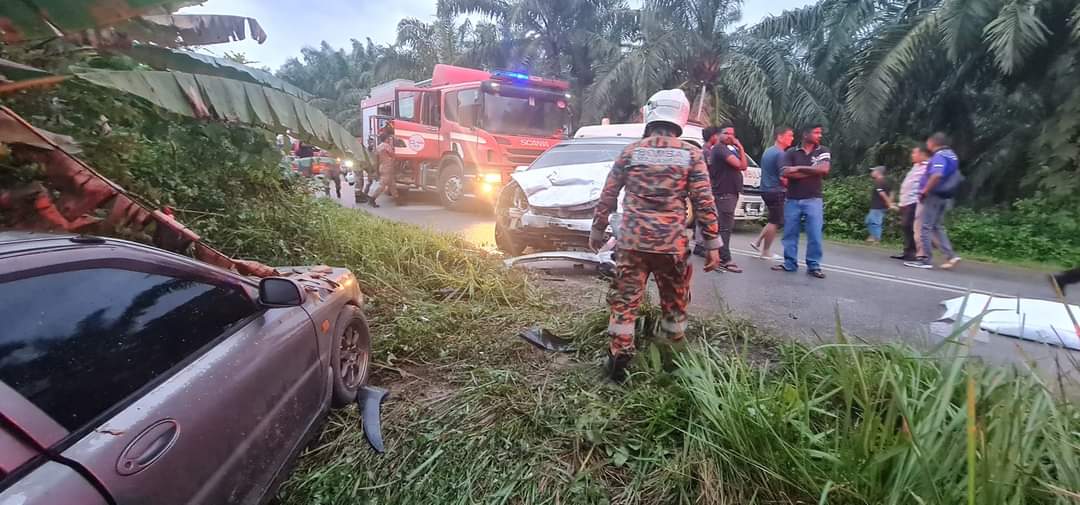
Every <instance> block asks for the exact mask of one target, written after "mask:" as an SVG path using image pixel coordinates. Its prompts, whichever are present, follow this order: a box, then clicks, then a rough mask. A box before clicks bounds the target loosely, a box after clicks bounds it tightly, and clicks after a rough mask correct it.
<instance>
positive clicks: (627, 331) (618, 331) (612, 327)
mask: <svg viewBox="0 0 1080 505" xmlns="http://www.w3.org/2000/svg"><path fill="white" fill-rule="evenodd" d="M607 329H608V333H609V334H611V335H633V334H634V323H622V324H620V323H615V322H612V323H609V324H608V327H607Z"/></svg>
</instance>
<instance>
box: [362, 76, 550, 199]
mask: <svg viewBox="0 0 1080 505" xmlns="http://www.w3.org/2000/svg"><path fill="white" fill-rule="evenodd" d="M569 89H570V85H569V83H567V82H565V81H559V80H554V79H545V78H541V77H536V76H530V75H527V74H523V73H520V72H509V71H492V72H487V71H483V70H476V69H471V68H462V67H455V66H451V65H436V66H435V69H434V71H433V73H432V78H431V79H429V80H427V81H423V82H417V83H414V82H410V81H403V80H397V81H391V82H389V83H386V84H383V85H380V86H377V87H375V88H373V89H372V92H371V95H370V96H369V97H368V98H367V99H365V100H364V101H363V102H362V104H361V107H362V109H363V116H364V132H363V138H364V139H366V140H367V142H368V144H369V145H372V144H373V140H374V139H375V138H376V137H377V136H378V132H379V131H381V130H382V129H383V128H384V127H385V126H386V125H387V124H389V125H391V126H392V127H393V130H394V136H395V140H394V148H395V154H396V157H397V158H396V159H397V172H396V177H395V179H396V182H397V185H398V189H399V193H401V194H404V193H405V192H406V191H409V190H414V191H431V192H436V193H438V195H439V199H440V200H441V202H442V204H443V205H444V206H446V207H448V208H457V207H460V206H461V204H462V203H464V202H465V201H466V200H467V199H469V198H479V199H481V200H484V201H487V202H494V200H495V197H496V195H497V193H498V191H499V189H501V188H502V187H503V185H505V184H506V183H508V182H509V181H510V174H511V173H512V172H513V171H514V169H515V168H516V167H519V166H526V165H529V164H530V163H532V162H533V160H535V159H536V158H537V157H538V156H540V154H541V153H543V152H544V151H546V150H547V149H548V148H549V147H551V146H553V145H555V144H557V143H559V141H561V140H562V139H564V138H566V137H567V135H568V134H569V132H570V108H569V103H570V98H571V97H570V94H569Z"/></svg>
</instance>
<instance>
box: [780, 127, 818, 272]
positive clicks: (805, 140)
mask: <svg viewBox="0 0 1080 505" xmlns="http://www.w3.org/2000/svg"><path fill="white" fill-rule="evenodd" d="M821 132H822V127H821V125H813V126H811V127H809V128H804V129H803V130H802V134H801V135H800V136H799V144H798V145H796V146H795V147H794V148H792V149H789V150H788V152H787V153H785V154H784V161H783V167H784V168H783V172H782V173H783V175H784V177H787V179H788V188H787V200H786V201H785V202H784V238H783V244H784V263H783V264H781V265H776V266H774V267H773V268H772V269H773V270H776V271H781V272H795V271H797V270H798V269H799V264H798V257H799V234H800V233H801V231H802V229H805V230H806V258H805V261H806V270H807V273H808V274H810V276H812V277H816V278H818V279H824V278H825V273H824V272H822V271H821V257H822V232H823V231H824V225H825V203H824V199H823V195H822V192H821V183H822V179H824V178H825V176H827V175H829V169H830V168H831V166H832V165H831V160H832V157H831V155H830V154H829V150H828V149H827V148H825V146H822V145H821ZM804 219H805V222H804Z"/></svg>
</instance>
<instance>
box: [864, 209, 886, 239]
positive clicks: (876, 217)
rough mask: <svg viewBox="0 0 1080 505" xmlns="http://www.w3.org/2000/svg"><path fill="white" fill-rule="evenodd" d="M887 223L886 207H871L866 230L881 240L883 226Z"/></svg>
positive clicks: (867, 216)
mask: <svg viewBox="0 0 1080 505" xmlns="http://www.w3.org/2000/svg"><path fill="white" fill-rule="evenodd" d="M884 223H885V209H870V213H869V214H867V215H866V231H867V233H869V234H870V237H871V238H873V239H874V240H877V241H880V240H881V226H882V225H883V224H884Z"/></svg>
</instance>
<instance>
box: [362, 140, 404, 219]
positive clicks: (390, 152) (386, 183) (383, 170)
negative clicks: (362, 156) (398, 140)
mask: <svg viewBox="0 0 1080 505" xmlns="http://www.w3.org/2000/svg"><path fill="white" fill-rule="evenodd" d="M375 155H376V156H377V157H378V160H379V188H378V189H376V190H375V194H373V195H371V200H370V201H369V203H370V205H371V206H372V207H378V206H379V204H378V203H377V202H376V200H377V199H378V198H379V196H380V195H382V194H383V193H389V194H390V196H391V197H396V196H397V188H396V187H395V182H394V136H393V135H392V134H390V133H389V132H383V133H382V134H381V135H379V147H378V148H376V149H375Z"/></svg>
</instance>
